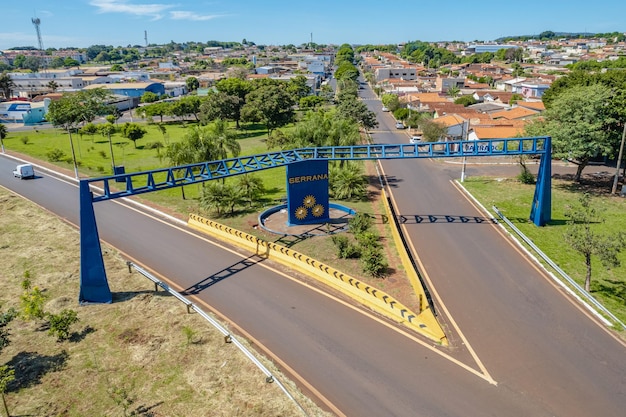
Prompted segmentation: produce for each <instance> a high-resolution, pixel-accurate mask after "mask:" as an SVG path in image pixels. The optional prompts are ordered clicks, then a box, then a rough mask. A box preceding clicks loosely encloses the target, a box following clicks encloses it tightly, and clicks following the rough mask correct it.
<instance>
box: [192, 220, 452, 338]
mask: <svg viewBox="0 0 626 417" xmlns="http://www.w3.org/2000/svg"><path fill="white" fill-rule="evenodd" d="M188 226H189V227H191V228H193V229H195V230H198V231H200V232H203V233H206V234H209V235H210V236H213V237H216V238H218V239H220V240H225V241H227V242H229V243H232V244H235V245H237V246H239V247H241V248H243V249H246V250H251V251H252V252H254V253H255V254H256V255H258V256H261V257H264V258H268V259H271V260H273V261H277V262H280V263H282V264H284V265H287V266H288V267H290V268H293V269H295V270H297V271H300V272H303V273H305V274H306V275H308V276H310V277H312V278H315V279H317V280H318V281H319V282H321V283H324V284H326V285H329V286H330V287H332V288H334V289H336V290H338V291H341V292H342V293H343V294H345V295H347V296H349V297H350V298H352V299H354V300H356V301H358V302H359V303H362V304H364V305H366V306H368V307H369V308H371V309H372V310H374V311H376V312H378V313H380V314H382V315H383V316H385V317H388V318H390V319H392V320H393V321H395V322H397V323H401V324H403V325H405V326H407V327H408V328H410V329H412V330H415V331H416V332H418V333H420V334H422V335H424V336H425V337H428V338H429V339H431V340H434V341H436V342H438V343H442V344H445V343H447V342H446V339H445V335H443V332H441V331H440V327H439V324H438V323H437V322H436V320H434V322H435V323H437V324H436V327H433V325H432V320H431V318H430V317H429V316H432V313H427V314H424V313H425V312H430V309H428V310H425V311H424V312H422V313H421V314H419V315H417V314H415V313H413V312H412V311H411V310H409V309H408V308H407V307H405V306H404V305H403V304H401V303H399V302H398V301H397V300H395V299H394V298H393V297H391V296H390V295H388V294H386V293H385V292H383V291H381V290H379V289H377V288H373V287H371V286H369V285H367V284H365V283H363V282H361V281H359V280H357V279H356V278H353V277H351V276H349V275H346V274H344V273H343V272H341V271H338V270H336V269H334V268H332V267H330V266H328V265H325V264H323V263H321V262H319V261H317V260H315V259H313V258H311V257H309V256H307V255H304V254H301V253H299V252H297V251H294V250H293V249H289V248H286V247H284V246H281V245H278V244H276V243H272V242H266V241H264V240H262V239H259V238H257V237H256V236H252V235H250V234H248V233H245V232H242V231H240V230H236V229H233V228H231V227H229V226H225V225H223V224H220V223H217V222H214V221H212V220H209V219H205V218H203V217H200V216H198V215H195V214H190V215H189V220H188ZM432 319H434V316H433V317H432ZM442 336H443V337H442Z"/></svg>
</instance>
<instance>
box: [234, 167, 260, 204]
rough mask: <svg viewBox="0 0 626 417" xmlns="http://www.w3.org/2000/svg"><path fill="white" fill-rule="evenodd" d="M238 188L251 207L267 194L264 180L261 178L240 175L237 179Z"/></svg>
mask: <svg viewBox="0 0 626 417" xmlns="http://www.w3.org/2000/svg"><path fill="white" fill-rule="evenodd" d="M237 187H238V188H239V190H241V193H242V194H243V195H244V196H245V198H246V199H247V200H248V205H249V206H250V207H252V204H253V203H254V201H255V200H256V199H258V198H259V197H260V196H261V195H262V194H263V193H264V192H265V186H264V185H263V180H262V179H261V178H260V177H257V176H254V175H250V174H244V175H239V176H238V177H237Z"/></svg>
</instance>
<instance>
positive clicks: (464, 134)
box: [461, 120, 475, 182]
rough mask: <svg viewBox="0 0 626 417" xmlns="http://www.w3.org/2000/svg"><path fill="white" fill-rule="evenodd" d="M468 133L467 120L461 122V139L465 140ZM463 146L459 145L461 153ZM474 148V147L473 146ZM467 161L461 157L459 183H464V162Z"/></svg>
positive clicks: (464, 157)
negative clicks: (461, 164)
mask: <svg viewBox="0 0 626 417" xmlns="http://www.w3.org/2000/svg"><path fill="white" fill-rule="evenodd" d="M468 133H469V120H465V121H463V132H461V139H462V140H464V141H465V140H467V134H468ZM464 146H465V145H463V144H461V151H463V147H464ZM474 146H475V145H474ZM466 161H467V157H466V156H463V168H461V182H463V181H465V162H466Z"/></svg>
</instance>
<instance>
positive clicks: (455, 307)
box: [362, 91, 626, 417]
mask: <svg viewBox="0 0 626 417" xmlns="http://www.w3.org/2000/svg"><path fill="white" fill-rule="evenodd" d="M370 94H371V92H369V91H365V92H362V96H365V98H371V95H370ZM367 101H369V102H370V108H371V109H372V110H373V111H375V112H377V114H378V117H379V120H382V123H381V126H380V127H379V128H378V129H377V131H376V132H375V133H373V134H372V138H373V141H374V142H375V143H398V142H399V140H398V139H399V135H398V134H397V132H394V131H393V121H392V120H390V119H391V117H390V116H389V114H388V113H382V111H381V110H380V107H378V106H379V104H378V103H376V102H375V101H372V100H367ZM406 140H408V136H406V135H405V137H404V141H406ZM400 141H402V135H400ZM381 166H382V170H383V172H384V174H385V176H386V177H387V179H388V181H389V183H390V185H391V187H392V189H394V192H393V196H394V200H395V205H396V207H397V210H398V214H399V215H401V216H402V217H403V218H406V219H407V220H406V222H405V223H404V224H403V226H402V227H403V229H404V232H405V233H406V234H407V236H409V239H410V241H411V242H412V244H413V249H414V253H415V255H416V257H417V258H418V259H419V262H420V265H421V266H422V270H423V271H424V272H425V275H426V278H427V280H428V282H429V283H430V287H431V288H432V289H433V293H434V295H435V299H436V301H435V303H436V307H437V311H438V313H439V314H440V317H441V319H442V320H443V321H444V322H445V323H446V325H447V327H448V330H449V334H450V335H451V337H452V341H453V345H454V346H461V345H462V346H464V347H465V348H467V349H469V350H470V351H471V352H473V354H472V356H473V357H474V358H476V359H477V360H478V361H479V362H480V363H481V364H482V366H483V367H484V370H485V371H486V372H487V373H488V374H489V375H490V376H491V377H492V378H493V379H494V380H495V381H496V382H497V383H498V387H499V388H500V389H505V390H509V391H511V392H516V393H523V395H524V396H525V397H526V398H527V399H528V401H531V402H533V403H535V404H537V405H538V406H539V407H540V408H541V409H543V410H547V411H548V412H549V413H552V414H553V415H557V416H581V417H582V416H591V415H615V416H618V415H623V414H624V410H626V407H625V406H626V366H625V363H626V362H625V359H626V355H625V354H626V350H625V349H624V344H623V342H620V341H618V340H616V338H615V337H613V335H611V334H609V332H607V331H606V330H605V329H604V328H603V327H602V326H601V325H599V324H598V323H597V322H596V321H595V320H594V319H591V318H590V317H588V315H587V314H586V313H584V312H583V311H582V310H581V309H580V307H579V306H578V304H576V303H573V302H572V301H571V300H570V299H569V298H568V297H567V296H565V295H564V294H563V293H564V291H563V290H562V289H560V288H557V287H555V286H554V285H553V284H552V283H551V282H550V281H549V280H548V279H547V278H546V277H545V276H544V274H543V273H542V272H540V271H539V270H538V269H537V268H536V267H535V266H534V265H533V264H532V263H530V262H529V261H527V260H526V258H525V257H524V256H523V255H522V254H521V253H520V252H519V251H518V250H517V249H516V248H515V247H514V246H513V245H511V244H510V243H509V241H508V240H507V239H506V238H504V237H503V236H502V235H501V234H500V233H499V231H498V229H497V228H495V227H493V225H492V222H491V221H489V219H488V218H487V217H484V214H482V213H481V212H480V211H477V209H476V208H475V207H474V206H473V205H472V204H471V203H470V202H469V201H468V200H467V199H466V198H465V197H464V196H463V195H462V193H460V192H459V191H458V190H457V189H456V187H455V186H454V185H453V184H452V183H451V180H453V179H458V178H459V176H460V172H461V165H459V164H456V165H449V164H447V163H445V162H444V161H442V160H438V161H437V160H434V161H433V160H425V159H420V160H418V159H415V160H406V161H393V162H389V161H381ZM492 168H493V167H491V168H490V169H492ZM512 168H513V170H514V171H513V172H519V168H518V167H512ZM555 168H556V169H555V171H556V170H558V171H560V172H563V168H562V167H555ZM498 169H499V170H500V171H503V170H507V169H506V168H504V167H498ZM484 170H485V167H482V166H479V165H471V161H470V165H468V168H467V171H466V172H467V173H468V174H469V175H474V174H476V175H478V174H480V173H481V172H482V171H484ZM570 170H572V171H573V170H574V168H570ZM509 171H510V169H509ZM528 211H529V214H530V205H529V208H528ZM462 218H463V219H469V221H461V219H462ZM421 219H424V220H422V221H421V222H420V221H419V220H421ZM430 219H434V221H431V220H430Z"/></svg>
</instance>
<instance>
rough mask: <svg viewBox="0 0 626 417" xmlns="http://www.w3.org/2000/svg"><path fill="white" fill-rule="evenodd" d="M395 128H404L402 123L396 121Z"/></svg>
mask: <svg viewBox="0 0 626 417" xmlns="http://www.w3.org/2000/svg"><path fill="white" fill-rule="evenodd" d="M396 129H404V123H402V122H396Z"/></svg>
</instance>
